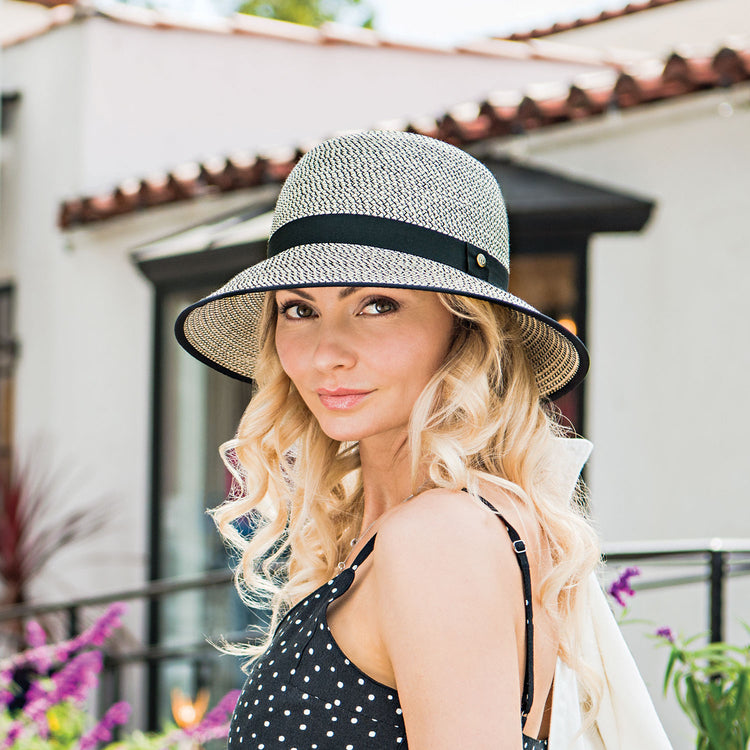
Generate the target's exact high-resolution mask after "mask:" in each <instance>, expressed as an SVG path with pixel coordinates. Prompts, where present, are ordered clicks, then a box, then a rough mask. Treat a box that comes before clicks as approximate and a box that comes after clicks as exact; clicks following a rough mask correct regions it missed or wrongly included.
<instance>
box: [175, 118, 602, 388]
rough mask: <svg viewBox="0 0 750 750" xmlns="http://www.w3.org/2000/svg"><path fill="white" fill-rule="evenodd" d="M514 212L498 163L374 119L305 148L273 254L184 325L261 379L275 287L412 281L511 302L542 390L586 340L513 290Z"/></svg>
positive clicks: (568, 382) (195, 348)
mask: <svg viewBox="0 0 750 750" xmlns="http://www.w3.org/2000/svg"><path fill="white" fill-rule="evenodd" d="M509 265H510V264H509V255H508V220H507V215H506V210H505V203H504V201H503V196H502V193H501V191H500V187H499V186H498V184H497V180H496V179H495V178H494V176H493V175H492V174H491V172H490V171H489V170H488V169H487V168H486V167H485V166H484V165H483V164H481V163H480V162H479V161H477V160H476V159H474V158H473V157H472V156H469V154H467V153H466V152H464V151H462V150H461V149H459V148H456V147H454V146H450V145H448V144H446V143H443V142H442V141H438V140H435V139H434V138H428V137H426V136H420V135H414V134H411V133H402V132H392V131H367V132H360V133H354V134H350V135H344V136H341V137H338V138H332V139H331V140H328V141H325V142H323V143H321V144H319V145H318V146H316V147H315V148H313V149H311V150H310V151H309V152H308V153H307V154H305V155H304V156H303V157H302V159H300V161H299V163H298V164H297V165H296V166H295V167H294V169H293V170H292V172H291V173H290V175H289V177H288V178H287V180H286V182H285V183H284V186H283V187H282V189H281V193H280V194H279V198H278V201H277V203H276V210H275V212H274V217H273V224H272V227H271V236H270V238H269V241H268V258H267V259H266V260H263V261H261V262H260V263H257V264H255V265H253V266H250V267H249V268H247V269H245V270H244V271H242V272H241V273H239V274H237V276H235V277H234V278H233V279H231V280H230V281H229V282H227V283H226V284H225V285H224V286H223V287H221V289H219V290H217V291H216V292H214V293H213V294H211V295H210V296H208V297H206V298H205V299H202V300H200V301H199V302H196V303H195V304H193V305H191V306H190V307H188V308H186V309H185V310H183V311H182V313H181V314H180V316H179V317H178V319H177V323H176V326H175V331H176V335H177V339H178V341H179V342H180V344H181V345H182V346H183V347H184V348H185V349H186V350H187V351H188V352H190V354H192V355H193V356H195V357H197V358H198V359H200V360H201V361H203V362H205V363H206V364H208V365H209V366H211V367H213V368H214V369H216V370H219V371H220V372H223V373H225V374H227V375H230V376H232V377H235V378H238V379H241V380H251V379H252V376H253V368H254V364H255V359H256V357H257V353H258V339H257V333H258V330H257V329H258V322H259V320H260V314H261V310H262V306H263V299H264V295H265V292H266V291H269V290H273V289H284V288H290V287H310V286H380V287H389V286H391V287H406V288H412V289H424V290H429V291H435V292H448V293H453V294H460V295H465V296H468V297H478V298H480V299H485V300H488V301H490V302H494V303H496V304H501V305H504V306H505V307H507V308H509V309H510V310H512V311H513V313H514V315H515V317H516V319H517V320H518V323H519V324H520V328H521V332H522V338H523V343H524V347H525V350H526V353H527V356H528V357H529V361H530V362H531V365H532V367H533V369H534V372H535V374H536V380H537V384H538V386H539V390H540V393H541V395H542V396H544V397H547V398H550V399H554V398H557V397H558V396H560V395H562V394H563V393H565V392H567V391H569V390H570V389H572V388H573V387H575V386H576V385H578V383H580V381H581V380H582V379H583V377H584V376H585V374H586V371H587V369H588V354H587V352H586V349H585V347H584V346H583V344H582V342H581V341H580V340H579V339H578V338H577V337H576V336H575V335H574V334H572V333H571V332H570V331H568V330H567V329H566V328H564V327H563V326H562V325H560V324H559V323H558V322H557V321H555V320H553V319H551V318H549V317H547V316H546V315H543V314H542V313H540V312H539V311H538V310H536V309H534V308H533V307H531V305H528V304H527V303H526V302H524V301H523V300H522V299H519V298H518V297H515V296H513V295H512V294H510V293H509V292H508V273H509Z"/></svg>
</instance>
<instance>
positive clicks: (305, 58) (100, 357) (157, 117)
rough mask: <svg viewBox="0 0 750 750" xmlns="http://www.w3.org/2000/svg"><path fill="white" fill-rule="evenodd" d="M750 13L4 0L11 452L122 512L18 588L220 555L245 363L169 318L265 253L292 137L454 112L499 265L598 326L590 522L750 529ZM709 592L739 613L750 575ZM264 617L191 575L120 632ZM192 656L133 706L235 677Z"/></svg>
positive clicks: (1, 392) (0, 29)
mask: <svg viewBox="0 0 750 750" xmlns="http://www.w3.org/2000/svg"><path fill="white" fill-rule="evenodd" d="M748 34H750V6H748V4H747V2H745V0H660V1H659V2H645V3H642V4H640V5H636V4H631V5H629V6H627V8H625V7H623V8H619V9H617V8H616V9H614V10H611V11H610V12H608V13H606V14H602V15H601V16H596V17H593V18H588V19H576V20H573V21H565V22H564V23H559V24H557V25H555V26H550V27H549V28H543V29H535V30H531V31H525V32H517V33H515V34H513V35H508V37H509V38H498V37H486V38H481V39H476V40H474V41H471V42H466V43H462V44H461V45H459V46H455V45H454V46H450V45H445V44H441V45H439V46H435V45H430V44H428V43H426V42H424V41H413V42H409V41H405V40H404V39H402V38H400V37H399V38H398V39H397V38H390V37H389V36H388V35H386V34H384V33H381V32H378V31H373V30H371V29H365V28H354V27H349V26H343V25H338V24H330V23H329V24H324V25H323V26H321V27H320V28H311V27H305V26H300V25H296V24H290V23H285V22H282V21H277V20H270V19H264V18H259V17H252V16H248V15H238V14H235V15H227V16H223V17H208V16H200V17H195V16H190V17H188V16H185V15H180V14H177V13H175V12H174V11H171V10H168V9H162V10H154V9H148V8H144V7H137V6H135V5H124V4H118V3H108V4H106V5H101V6H96V7H95V6H91V5H83V4H72V5H61V6H57V7H51V8H50V7H45V6H43V5H40V4H35V3H29V2H19V1H18V0H1V1H0V43H1V44H2V55H1V57H0V86H1V90H2V151H1V152H0V153H1V156H2V161H1V162H0V408H2V412H1V413H0V459H2V461H3V465H4V467H5V469H4V470H6V471H7V467H8V465H9V463H10V461H11V458H15V460H16V462H17V464H18V465H19V466H22V467H23V472H24V475H25V476H27V477H31V478H33V480H34V481H42V480H41V479H39V478H42V479H43V478H44V477H50V476H54V477H55V478H56V479H55V480H54V481H53V482H51V483H50V487H51V488H52V490H51V491H52V492H53V494H54V492H57V494H56V495H55V497H54V498H53V502H52V503H51V505H50V513H51V516H52V518H53V519H54V518H55V514H56V513H60V514H63V513H64V512H66V509H69V507H71V506H75V507H81V508H90V507H94V506H96V507H99V508H102V507H104V508H105V509H106V512H107V515H108V516H109V520H108V522H107V523H106V524H105V526H104V527H103V529H102V530H100V531H99V532H98V533H97V534H96V535H95V536H91V537H90V538H88V539H86V540H85V541H81V542H80V543H78V544H76V545H75V546H74V545H70V546H69V547H67V548H66V549H65V550H63V551H62V552H61V553H60V554H59V555H58V556H57V557H56V558H55V564H54V565H52V566H49V567H48V568H47V569H45V571H44V575H40V576H38V577H37V578H36V579H35V580H33V581H32V582H31V583H30V586H29V588H28V598H30V599H33V600H34V601H63V600H72V599H75V598H76V597H81V596H88V595H91V594H98V593H101V594H106V593H110V592H115V591H119V590H123V589H127V588H131V587H138V586H141V585H142V584H143V583H144V582H147V581H155V580H161V579H165V578H172V577H175V576H182V577H184V576H191V575H195V576H199V575H202V574H204V573H205V572H207V571H214V570H221V569H226V566H227V560H226V555H225V553H224V550H223V549H222V547H221V545H220V542H219V541H218V538H217V536H216V533H215V531H214V530H213V527H212V524H211V522H210V521H209V519H208V518H207V517H206V515H205V509H206V508H207V507H211V506H212V505H215V504H216V503H217V502H219V501H220V500H221V499H222V497H223V496H224V495H225V493H226V491H227V486H228V485H227V482H228V479H227V474H226V471H225V470H224V468H223V466H222V464H221V462H220V460H219V458H218V453H217V450H216V449H217V446H218V445H219V444H220V443H221V442H223V441H224V440H226V439H228V438H230V437H231V436H232V435H233V433H234V429H235V427H236V423H237V421H238V419H239V416H240V414H241V412H242V409H243V407H244V405H245V404H246V402H247V399H248V398H249V395H250V392H249V388H248V387H247V386H245V385H243V384H240V383H236V382H233V381H230V380H229V379H227V378H225V377H223V376H220V375H218V374H216V373H214V372H212V371H209V370H208V369H207V368H205V367H204V366H202V365H200V364H199V363H197V362H195V361H193V360H192V359H191V358H190V357H188V355H186V354H185V353H184V352H182V350H180V349H179V347H178V346H177V344H176V342H175V341H174V337H173V334H172V326H173V322H174V319H175V317H176V315H177V313H178V312H179V311H180V310H181V309H182V308H183V307H184V306H185V305H186V304H189V303H190V302H192V301H194V300H196V299H198V298H199V297H201V296H203V295H204V294H205V293H207V292H210V291H212V290H213V289H215V288H216V287H217V286H218V285H220V284H221V283H223V282H224V281H225V280H226V279H228V278H229V277H230V276H231V275H232V274H233V273H235V272H237V271H239V270H241V269H242V268H244V267H245V266H247V265H249V264H250V263H252V262H255V261H256V260H258V259H260V258H261V257H263V254H264V251H265V239H266V237H267V232H268V230H269V227H270V212H271V211H272V209H273V204H274V199H275V196H276V194H277V192H278V189H279V187H280V184H281V182H282V181H283V179H284V177H285V176H286V175H287V174H288V172H289V170H290V169H291V168H292V166H293V165H294V163H295V161H296V160H297V159H298V158H299V156H300V155H301V154H302V153H304V151H305V150H306V149H307V148H309V146H310V145H311V144H313V143H315V142H317V141H318V140H320V139H322V138H324V137H326V136H329V135H332V134H334V133H336V132H340V131H342V130H348V129H359V128H368V127H386V128H395V129H404V130H410V131H413V132H418V133H424V134H426V135H431V136H435V137H438V138H442V139H444V140H447V141H450V142H452V143H454V144H456V145H458V146H461V147H463V148H466V149H467V150H469V151H470V152H471V153H473V154H474V155H476V156H477V157H478V158H480V159H481V160H482V161H484V163H485V164H487V166H488V167H489V168H490V169H491V170H492V171H493V173H494V174H495V175H496V176H497V177H498V180H499V182H500V184H501V186H502V188H503V190H504V193H505V196H506V199H507V203H508V208H509V215H510V224H511V246H512V269H511V291H514V292H515V293H517V294H519V295H521V296H522V297H524V298H525V299H528V300H529V301H531V302H532V303H533V304H535V305H536V306H537V307H539V308H541V309H542V310H544V311H545V312H547V313H548V314H550V315H552V316H554V317H556V318H557V319H559V320H561V321H564V322H565V324H566V325H569V326H570V327H571V328H574V329H575V330H577V332H578V334H579V335H581V336H582V338H583V339H584V341H585V342H586V344H587V346H588V347H589V350H590V352H591V357H592V369H591V374H590V375H589V378H588V379H587V381H586V383H585V384H584V386H583V387H581V388H580V389H579V390H578V391H576V392H575V393H574V394H571V395H570V396H568V397H566V398H565V399H564V400H563V401H562V402H561V404H560V406H561V408H562V409H563V411H564V412H565V414H566V415H567V416H568V417H569V418H570V419H571V420H572V421H573V423H574V424H575V426H576V428H577V429H578V431H579V432H580V433H582V434H584V435H585V436H586V437H588V438H590V439H591V440H592V441H593V442H594V444H595V451H594V454H593V457H592V459H591V461H590V465H589V467H588V469H587V476H586V478H587V481H588V483H589V485H590V489H591V496H592V500H591V503H592V512H593V515H594V517H595V519H596V521H597V523H598V525H599V528H600V531H601V534H602V537H603V540H604V543H605V547H607V546H609V548H611V549H612V550H617V549H620V548H622V549H624V547H622V546H621V547H618V544H619V543H623V542H638V543H641V544H643V545H644V548H645V546H648V543H649V542H653V543H654V544H656V541H654V540H657V541H658V544H659V545H661V547H660V548H668V547H669V545H670V544H673V545H677V544H680V543H682V542H681V541H680V540H687V539H699V540H707V539H709V538H713V537H723V538H726V539H731V538H736V537H744V538H747V537H750V528H748V527H749V526H750V522H749V521H748V514H747V512H746V511H745V509H744V505H745V503H746V500H747V498H748V495H749V494H750V480H749V479H748V474H747V471H746V455H747V452H748V448H749V447H750V445H749V442H748V438H747V435H746V430H745V428H744V410H743V409H742V407H741V402H740V399H741V394H742V392H743V382H744V381H745V380H746V376H745V373H746V372H747V371H748V369H750V354H749V353H748V348H747V346H746V345H744V344H743V343H742V342H743V341H747V333H746V331H745V325H744V317H745V311H746V307H747V293H748V280H749V279H750V253H748V245H749V244H750V242H749V241H750V232H749V231H748V224H747V214H748V210H749V209H750V202H749V194H748V185H747V174H748V169H749V168H750V139H749V138H748V132H750V83H749V81H750V36H748ZM57 477H61V481H57ZM29 481H31V480H29ZM71 488H72V490H73V491H71ZM725 543H727V544H728V543H729V542H725ZM651 546H653V544H652V545H651ZM657 546H658V545H657ZM628 549H631V550H632V549H633V545H630V546H629V547H628ZM663 572H664V571H663V570H662V571H657V572H655V573H654V575H657V574H661V573H663ZM726 594H727V598H726V602H727V603H728V604H727V605H726V606H725V615H726V632H727V636H728V637H730V638H731V637H737V638H739V637H740V633H741V632H742V631H741V629H740V627H739V625H738V618H740V617H743V618H744V619H746V620H747V619H748V617H749V616H750V611H749V610H748V605H747V602H748V601H749V600H750V597H748V594H750V587H749V586H748V584H747V581H746V579H741V578H738V579H736V580H732V581H731V583H727V584H726ZM708 608H709V602H708V600H707V597H706V594H705V585H703V584H700V583H695V584H692V585H683V586H680V587H671V588H668V589H661V588H660V589H657V590H654V592H653V593H648V592H646V591H644V592H643V594H642V595H640V596H639V597H638V598H637V601H636V603H635V604H634V607H633V609H634V611H635V612H636V614H637V615H639V616H640V615H642V616H643V617H647V618H649V619H651V620H653V621H654V622H655V623H656V624H659V625H661V624H669V625H671V626H672V627H674V628H676V629H683V630H685V631H686V632H699V631H701V630H703V629H705V627H706V623H707V622H708V617H709V614H708ZM253 617H254V615H252V614H249V613H246V612H244V611H243V610H242V608H241V606H240V605H239V604H238V603H237V601H236V598H235V596H234V594H233V593H232V591H231V590H230V588H229V587H226V586H225V587H223V588H221V587H220V588H211V589H198V590H191V591H189V592H183V593H181V594H180V595H174V596H171V597H169V598H166V599H164V600H163V601H161V602H156V603H154V604H153V605H152V606H151V607H143V608H140V607H136V608H134V609H133V610H132V611H131V617H130V630H131V639H132V642H133V643H136V644H141V643H148V644H150V645H152V646H160V647H164V648H168V647H175V648H178V647H180V646H181V645H184V644H192V643H194V642H195V640H196V638H198V639H199V638H200V637H201V634H203V633H217V632H227V630H232V629H234V630H241V629H242V628H243V627H244V625H245V624H247V623H248V622H251V621H252V619H253ZM628 638H629V640H630V642H631V645H632V647H633V649H634V651H635V653H636V656H637V657H638V660H639V664H640V665H641V667H642V669H643V671H644V674H645V676H646V679H647V681H648V682H649V684H650V685H651V686H652V687H653V693H654V697H655V698H656V700H657V703H658V704H659V710H660V712H661V713H662V715H663V716H664V718H665V721H666V723H667V727H668V729H669V732H670V735H671V736H672V739H673V742H674V743H675V745H676V746H681V743H684V742H685V741H686V739H685V738H689V737H690V736H691V733H690V730H689V729H688V728H687V727H686V725H685V721H684V719H683V718H682V717H681V715H679V714H678V712H677V711H676V709H675V708H674V707H673V706H671V704H669V703H666V702H663V701H661V700H660V699H659V695H658V693H659V688H660V674H661V669H662V666H663V665H662V664H661V660H660V659H654V657H653V655H652V653H651V649H652V646H651V644H650V643H648V642H646V641H645V639H643V637H642V633H635V632H633V633H629V634H628ZM186 654H187V656H185V657H184V658H174V659H171V660H168V661H163V662H159V663H158V664H156V665H155V666H153V667H152V668H151V669H150V671H149V676H148V684H149V690H150V691H151V692H150V693H149V695H150V697H151V701H150V705H151V709H150V710H151V713H150V714H149V716H148V717H147V718H148V719H149V720H150V721H152V722H153V721H156V719H157V718H158V715H160V714H161V715H163V714H164V712H165V711H166V690H167V688H168V687H170V686H172V685H175V684H178V685H181V686H183V687H185V688H186V689H188V690H191V691H193V692H194V690H195V688H196V687H197V686H199V685H200V684H203V683H205V682H212V683H216V684H217V685H224V686H230V685H231V684H233V683H234V682H236V681H237V680H238V679H239V677H238V672H237V669H236V666H235V665H234V664H233V663H232V662H231V661H230V660H229V658H228V657H224V659H223V660H222V661H221V662H220V666H219V667H216V666H215V660H214V661H209V662H207V661H205V660H204V658H203V657H201V658H200V659H195V658H192V657H191V652H190V649H187V651H186ZM206 658H209V657H206ZM196 665H197V666H196ZM207 665H208V666H207ZM212 670H213V671H212ZM130 679H131V681H132V685H136V684H138V681H139V680H141V679H142V675H141V674H140V672H137V671H134V672H133V675H132V676H131V678H130ZM129 689H133V688H132V686H131V688H129ZM217 693H218V688H217ZM157 696H158V700H157ZM147 713H148V712H147Z"/></svg>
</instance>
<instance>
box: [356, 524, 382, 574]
mask: <svg viewBox="0 0 750 750" xmlns="http://www.w3.org/2000/svg"><path fill="white" fill-rule="evenodd" d="M377 535H378V532H377V531H376V532H375V533H374V534H373V535H372V536H371V537H370V538H369V539H368V541H367V544H365V546H364V547H362V549H361V550H360V551H359V553H358V554H357V556H356V557H355V558H354V562H353V563H352V570H356V569H357V568H358V567H359V566H360V565H362V563H363V562H364V561H365V560H366V559H367V556H368V555H369V554H370V552H372V550H373V547H374V546H375V537H376V536H377Z"/></svg>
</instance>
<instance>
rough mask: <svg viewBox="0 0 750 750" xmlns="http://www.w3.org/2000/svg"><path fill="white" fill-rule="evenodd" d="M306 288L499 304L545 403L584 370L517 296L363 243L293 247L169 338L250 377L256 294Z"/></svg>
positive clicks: (215, 297) (584, 355) (570, 341)
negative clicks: (510, 317) (391, 291)
mask: <svg viewBox="0 0 750 750" xmlns="http://www.w3.org/2000/svg"><path fill="white" fill-rule="evenodd" d="M314 286H377V287H401V288H407V289H422V290H426V291H433V292H447V293H451V294H459V295H464V296H467V297H476V298H478V299H484V300H487V301H489V302H494V303H496V304H501V305H504V306H505V307H507V308H509V309H510V310H512V311H513V312H514V314H515V316H516V318H517V320H518V322H519V325H520V328H521V336H522V339H523V344H524V347H525V350H526V353H527V356H528V357H529V361H530V362H531V365H532V368H533V370H534V372H535V374H536V380H537V385H538V386H539V391H540V393H541V395H542V396H543V397H545V398H548V399H551V400H552V399H556V398H558V397H559V396H562V395H563V394H564V393H567V392H568V391H570V390H572V389H573V388H575V386H577V385H578V384H579V383H580V382H581V380H583V378H584V376H585V375H586V372H587V370H588V365H589V357H588V352H587V351H586V348H585V347H584V345H583V343H582V342H581V340H580V339H579V338H578V337H577V336H575V335H574V334H573V333H571V332H570V331H569V330H568V329H567V328H565V327H564V326H562V325H561V324H560V323H558V322H557V321H556V320H553V319H552V318H550V317H548V316H546V315H544V314H543V313H541V312H539V311H538V310H536V309H535V308H533V307H532V306H531V305H529V304H527V303H526V302H524V301H523V300H522V299H520V298H518V297H515V296H514V295H512V294H510V293H509V292H506V291H504V290H503V289H500V288H499V287H496V286H494V285H493V284H490V283H489V282H487V281H483V280H482V279H478V278H475V277H473V276H470V275H469V274H467V273H464V272H463V271H459V270H458V269H456V268H453V267H451V266H448V265H445V264H443V263H439V262H437V261H433V260H429V259H426V258H422V257H418V256H415V255H411V254H410V253H405V252H399V251H395V250H386V249H383V248H379V247H373V246H370V245H347V244H341V243H320V244H310V245H298V246H295V247H292V248H289V249H288V250H285V251H284V252H282V253H279V254H278V255H275V256H273V257H271V258H268V259H267V260H264V261H261V262H260V263H257V264H255V265H254V266H250V267H249V268H247V269H245V270H244V271H242V272H240V273H239V274H237V275H236V276H235V277H234V278H232V279H231V280H230V281H229V282H227V283H226V284H225V285H224V286H223V287H221V289H219V290H217V291H216V292H214V293H213V294H212V295H210V296H208V297H206V298H204V299H202V300H200V301H198V302H196V303H195V304H193V305H191V306H189V307H187V308H186V309H185V310H183V311H182V313H180V315H179V317H178V318H177V321H176V323H175V333H176V335H177V340H178V341H179V343H180V344H181V345H182V346H183V347H184V348H185V349H186V350H187V351H188V352H190V354H192V355H193V356H194V357H196V358H197V359H199V360H201V361H202V362H204V363H205V364H207V365H209V366H210V367H212V368H213V369H215V370H218V371H219V372H222V373H224V374H226V375H229V376H231V377H233V378H237V379H240V380H245V381H249V380H252V377H253V371H254V365H255V360H256V358H257V355H258V339H257V332H258V324H259V321H260V315H261V311H262V307H263V299H264V293H265V292H267V291H270V290H275V289H288V288H295V287H314Z"/></svg>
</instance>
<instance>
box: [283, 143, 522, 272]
mask: <svg viewBox="0 0 750 750" xmlns="http://www.w3.org/2000/svg"><path fill="white" fill-rule="evenodd" d="M326 214H359V215H366V216H377V217H381V218H386V219H395V220H398V221H403V222H408V223H410V224H415V225H417V226H420V227H424V228H426V229H432V230H434V231H437V232H441V233H443V234H446V235H448V236H450V237H454V238H456V239H459V240H461V241H463V242H469V243H471V244H472V245H474V246H476V247H478V248H480V249H481V250H483V251H484V252H486V253H489V254H491V255H492V256H494V257H495V258H497V260H498V261H500V263H502V265H503V266H505V268H506V269H508V267H509V257H508V220H507V215H506V211H505V203H504V201H503V196H502V193H501V191H500V186H499V185H498V183H497V180H496V179H495V177H494V176H493V175H492V173H491V172H490V171H489V170H488V169H487V168H486V167H485V166H484V165H483V164H481V163H480V162H479V161H477V160H476V159H475V158H474V157H472V156H470V155H469V154H467V153H466V152H465V151H462V150H461V149H458V148H456V147H455V146H451V145H449V144H447V143H444V142H442V141H438V140H436V139H434V138H429V137H427V136H421V135H416V134H413V133H400V132H389V131H367V132H361V133H353V134H350V135H345V136H341V137H339V138H333V139H331V140H328V141H325V142H323V143H321V144H319V145H318V146H316V147H315V148H313V149H311V150H310V151H308V152H307V153H306V154H305V155H304V156H303V157H302V159H300V161H299V163H298V164H297V165H296V166H295V167H294V169H293V170H292V172H291V173H290V175H289V177H288V178H287V180H286V182H285V184H284V187H283V188H282V190H281V193H280V194H279V198H278V201H277V204H276V211H275V213H274V217H273V224H272V227H271V235H273V234H274V232H276V230H277V229H279V228H280V227H282V226H284V225H285V224H287V223H289V222H290V221H294V220H295V219H299V218H302V217H306V216H317V215H326Z"/></svg>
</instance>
